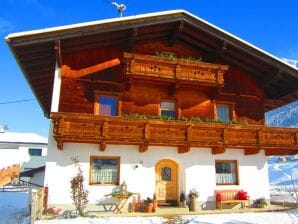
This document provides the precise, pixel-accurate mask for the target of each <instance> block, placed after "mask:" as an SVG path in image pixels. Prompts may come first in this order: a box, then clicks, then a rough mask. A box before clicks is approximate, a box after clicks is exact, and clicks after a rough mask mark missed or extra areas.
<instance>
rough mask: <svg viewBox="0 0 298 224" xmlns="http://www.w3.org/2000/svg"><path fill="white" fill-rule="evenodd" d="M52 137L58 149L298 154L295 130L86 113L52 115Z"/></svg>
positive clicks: (297, 132) (297, 135)
mask: <svg viewBox="0 0 298 224" xmlns="http://www.w3.org/2000/svg"><path fill="white" fill-rule="evenodd" d="M51 118H52V120H53V124H54V129H53V134H54V138H55V139H56V141H57V146H58V148H59V149H62V148H63V142H76V143H95V144H99V146H100V150H105V147H106V144H123V145H126V144H136V145H139V146H140V152H144V151H146V150H148V146H149V145H159V146H177V147H178V152H179V153H184V152H188V151H189V150H190V147H207V148H212V153H213V154H218V153H223V152H224V151H225V149H226V148H240V149H244V150H245V151H244V153H245V154H246V155H251V154H255V153H258V152H259V151H260V150H261V149H264V150H265V154H266V155H288V154H295V153H298V129H297V128H280V127H266V126H260V125H257V126H256V125H246V126H240V125H225V124H217V123H192V122H185V121H173V120H171V121H164V120H153V119H134V118H124V117H102V116H95V115H86V114H70V113H52V115H51Z"/></svg>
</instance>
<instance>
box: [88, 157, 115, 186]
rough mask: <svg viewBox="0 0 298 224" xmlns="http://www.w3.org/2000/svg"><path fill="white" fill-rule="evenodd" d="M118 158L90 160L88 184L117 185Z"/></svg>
mask: <svg viewBox="0 0 298 224" xmlns="http://www.w3.org/2000/svg"><path fill="white" fill-rule="evenodd" d="M119 167H120V158H119V157H96V156H91V158H90V184H114V185H119V173H120V172H119Z"/></svg>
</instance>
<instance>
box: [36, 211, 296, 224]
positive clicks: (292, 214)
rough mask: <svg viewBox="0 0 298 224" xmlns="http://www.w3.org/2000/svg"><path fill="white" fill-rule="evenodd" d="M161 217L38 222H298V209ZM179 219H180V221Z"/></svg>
mask: <svg viewBox="0 0 298 224" xmlns="http://www.w3.org/2000/svg"><path fill="white" fill-rule="evenodd" d="M171 220H172V221H171V222H170V221H169V220H167V219H164V218H161V217H108V218H77V219H59V220H57V219H56V220H43V221H37V222H36V224H56V223H59V224H140V223H141V224H163V223H171V224H176V223H177V224H178V223H179V224H180V223H181V224H241V223H242V224H298V210H291V211H288V212H257V213H232V214H212V215H191V216H190V215H189V216H181V217H178V219H177V221H176V222H175V221H174V219H171ZM178 220H179V221H178Z"/></svg>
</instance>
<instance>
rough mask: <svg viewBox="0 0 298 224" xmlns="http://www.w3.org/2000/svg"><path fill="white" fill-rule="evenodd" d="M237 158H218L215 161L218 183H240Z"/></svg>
mask: <svg viewBox="0 0 298 224" xmlns="http://www.w3.org/2000/svg"><path fill="white" fill-rule="evenodd" d="M237 169H238V168H237V161H236V160H217V161H215V170H216V184H217V185H235V184H238V173H237Z"/></svg>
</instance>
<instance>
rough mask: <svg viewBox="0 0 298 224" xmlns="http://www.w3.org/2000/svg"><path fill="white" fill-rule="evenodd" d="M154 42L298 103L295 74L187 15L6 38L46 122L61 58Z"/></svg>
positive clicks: (152, 15) (151, 16) (273, 95)
mask: <svg viewBox="0 0 298 224" xmlns="http://www.w3.org/2000/svg"><path fill="white" fill-rule="evenodd" d="M148 27H149V28H150V29H148ZM148 30H150V31H148ZM156 39H167V40H168V41H169V44H171V42H174V41H176V40H179V41H183V42H185V43H186V44H188V45H191V46H192V47H193V48H195V49H198V50H200V51H201V52H203V53H204V54H205V55H206V58H208V60H211V61H212V58H214V57H221V58H222V59H223V60H224V61H226V62H227V63H229V64H231V65H234V66H238V67H241V68H243V69H245V70H247V71H249V72H250V73H251V74H253V75H254V76H255V77H256V78H257V79H258V80H259V82H260V83H261V85H263V87H264V89H265V94H266V96H267V98H268V99H272V100H283V101H284V103H289V102H292V101H295V100H297V99H298V70H297V69H296V68H294V67H293V66H291V65H289V64H287V63H285V62H284V61H282V60H280V59H279V58H277V57H275V56H273V55H271V54H269V53H268V52H265V51H263V50H261V49H259V48H257V47H256V46H254V45H252V44H249V43H247V42H246V41H244V40H242V39H240V38H238V37H236V36H234V35H232V34H230V33H228V32H226V31H224V30H222V29H220V28H218V27H216V26H214V25H213V24H211V23H208V22H206V21H205V20H202V19H200V18H198V17H197V16H195V15H193V14H190V13H189V12H186V11H183V10H175V11H167V12H160V13H150V14H144V15H138V16H129V17H123V18H117V19H107V20H100V21H95V22H88V23H80V24H75V25H70V26H61V27H54V28H47V29H41V30H35V31H29V32H21V33H15V34H11V35H9V36H7V37H6V41H7V43H8V45H9V46H10V48H11V50H12V52H13V54H14V56H15V58H16V60H17V62H18V64H19V66H20V68H21V69H22V71H23V73H24V75H25V77H26V79H27V81H28V83H29V85H30V86H31V88H32V90H33V92H34V94H35V96H36V98H37V99H38V101H39V103H40V105H41V107H42V109H43V111H44V113H45V114H46V115H47V116H48V115H49V113H50V107H51V96H52V85H53V77H54V70H55V64H56V59H57V60H58V61H59V56H60V57H61V55H63V54H68V53H71V52H73V51H79V50H84V49H87V48H90V46H93V47H99V46H113V45H117V44H119V43H127V44H128V45H131V44H135V43H138V42H145V41H151V40H156ZM128 47H129V46H128ZM60 59H61V58H60ZM62 60H63V57H62Z"/></svg>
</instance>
